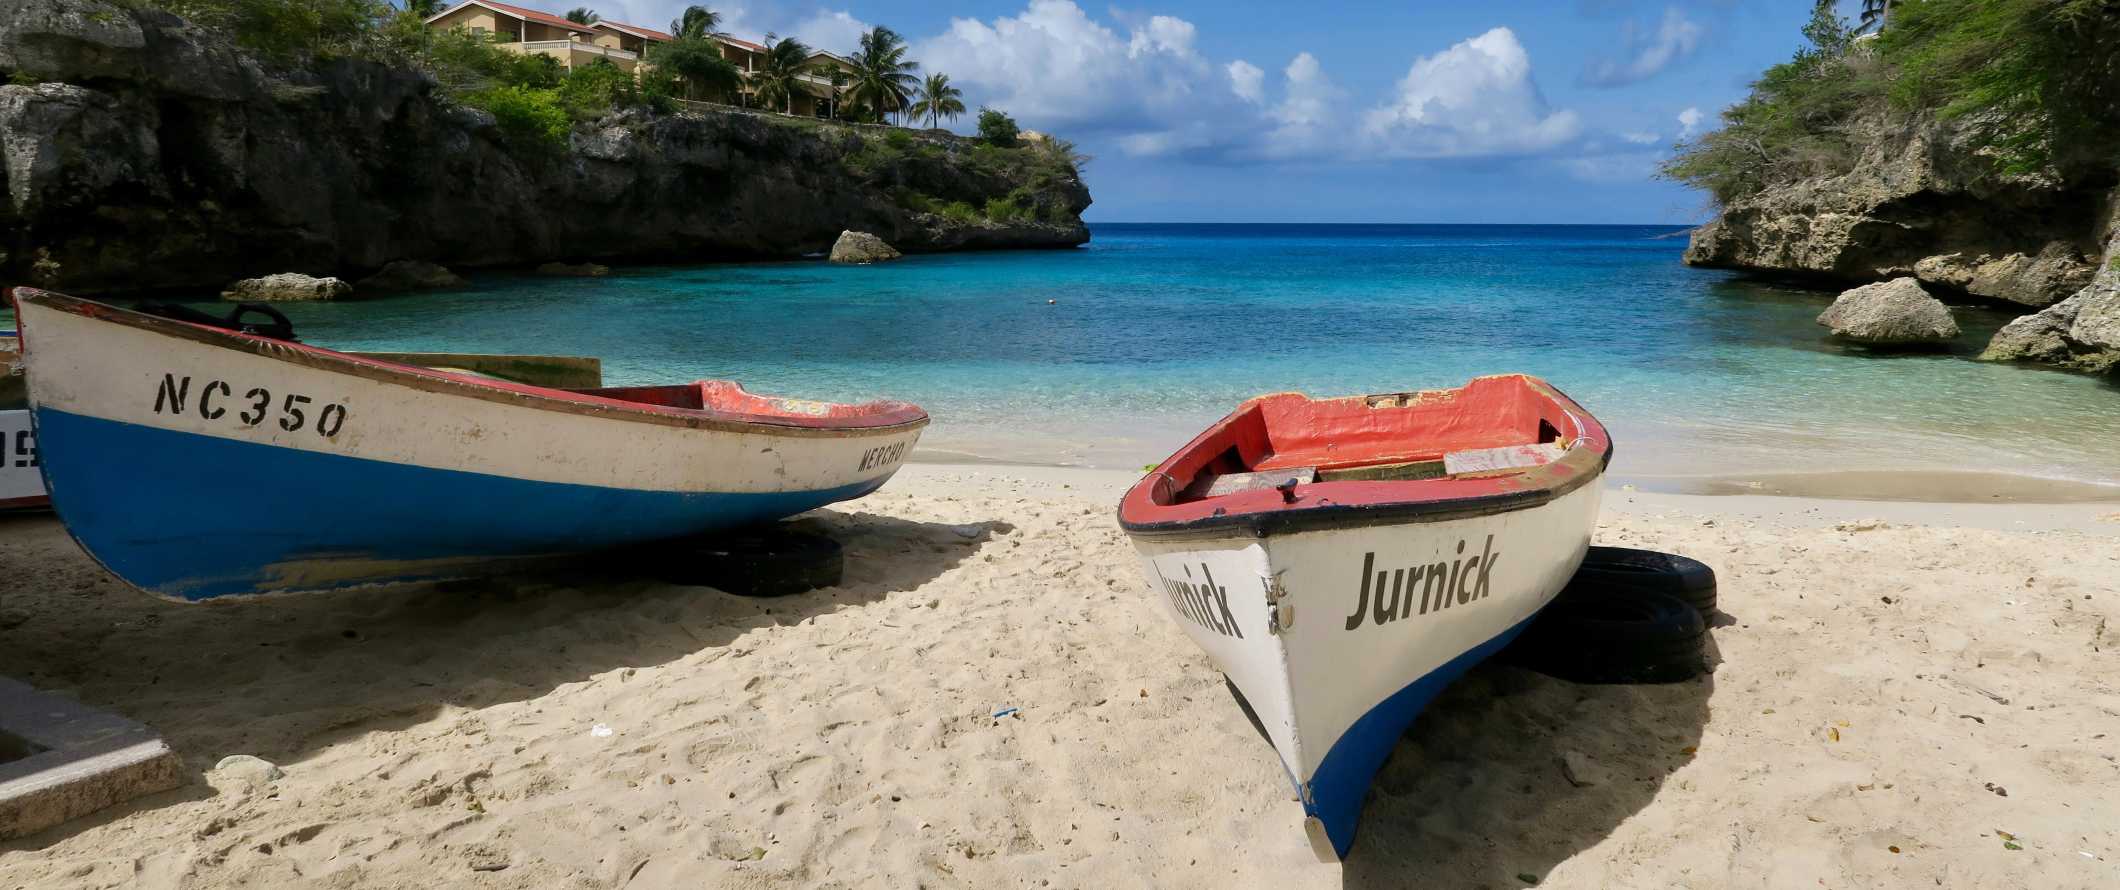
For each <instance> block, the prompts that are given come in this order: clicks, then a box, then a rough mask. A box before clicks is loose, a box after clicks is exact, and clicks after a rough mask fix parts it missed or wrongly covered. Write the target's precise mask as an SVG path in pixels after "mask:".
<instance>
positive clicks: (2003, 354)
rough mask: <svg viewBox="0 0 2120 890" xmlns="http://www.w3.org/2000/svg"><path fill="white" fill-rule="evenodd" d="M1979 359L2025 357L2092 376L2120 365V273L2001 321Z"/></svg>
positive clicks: (2008, 359)
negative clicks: (2069, 295)
mask: <svg viewBox="0 0 2120 890" xmlns="http://www.w3.org/2000/svg"><path fill="white" fill-rule="evenodd" d="M1980 358H1981V359H1982V360H1983V361H1996V362H2003V361H2028V362H2040V363H2044V364H2049V365H2056V366H2059V367H2063V368H2068V369H2071V370H2076V371H2085V372H2089V373H2094V374H2102V373H2110V372H2113V371H2115V370H2116V369H2120V274H2114V275H2104V274H2101V275H2100V280H2099V281H2097V282H2094V283H2093V284H2091V286H2089V287H2086V288H2084V289H2083V290H2082V291H2081V292H2079V293H2077V294H2076V295H2075V296H2073V297H2070V298H2068V299H2066V300H2062V301H2061V302H2059V303H2055V304H2054V305H2052V306H2049V307H2047V308H2046V309H2044V310H2042V311H2039V312H2035V313H2032V314H2030V315H2026V316H2024V317H2022V318H2019V319H2017V320H2016V321H2013V322H2010V323H2009V324H2006V325H2003V326H2002V330H1999V331H1996V332H1995V338H1994V339H1992V340H1989V341H1988V345H1987V349H1986V350H1983V351H1982V352H1981V353H1980Z"/></svg>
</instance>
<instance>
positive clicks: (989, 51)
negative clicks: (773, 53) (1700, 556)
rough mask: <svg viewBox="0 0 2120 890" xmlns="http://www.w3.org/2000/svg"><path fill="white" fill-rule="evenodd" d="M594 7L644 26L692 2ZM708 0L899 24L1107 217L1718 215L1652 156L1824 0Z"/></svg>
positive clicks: (1707, 113)
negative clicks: (1053, 153) (1060, 139)
mask: <svg viewBox="0 0 2120 890" xmlns="http://www.w3.org/2000/svg"><path fill="white" fill-rule="evenodd" d="M591 3H592V5H594V6H595V7H596V8H597V9H598V10H599V11H600V12H602V13H603V14H604V15H605V16H606V17H608V18H613V19H620V20H633V21H637V22H639V23H642V24H650V25H656V24H658V23H663V22H667V21H668V20H669V19H671V18H672V17H673V16H674V14H675V12H676V10H677V9H679V8H681V7H682V6H683V5H684V2H683V0H622V2H616V0H614V2H605V3H602V4H595V3H594V2H593V0H591ZM566 5H572V3H571V2H570V3H567V4H566ZM710 5H711V6H712V7H713V8H715V9H717V10H719V11H721V12H722V13H723V15H724V17H725V19H726V21H725V29H726V30H728V31H730V32H731V33H733V34H736V35H737V36H744V37H753V38H755V37H758V36H760V35H763V34H765V33H766V32H769V31H771V32H777V33H779V34H781V35H793V36H796V37H798V38H800V39H802V40H804V41H805V42H807V43H810V44H812V45H816V46H820V47H822V48H826V49H832V50H837V51H846V50H848V49H851V47H852V44H853V41H854V35H855V34H858V33H859V32H860V31H861V30H862V29H863V28H864V27H866V26H867V25H869V24H884V25H889V26H890V27H892V28H893V29H895V30H897V31H898V32H899V33H901V34H903V35H905V36H906V38H907V39H908V40H909V41H910V42H911V43H912V45H913V48H914V57H915V58H916V59H918V60H919V61H921V62H922V63H923V66H924V70H940V71H943V72H945V73H948V74H950V75H951V78H952V80H953V81H954V82H955V83H957V85H958V86H960V87H961V88H962V89H964V91H965V93H966V99H967V104H968V105H970V106H972V107H973V108H977V107H978V106H979V105H981V104H991V105H993V106H995V107H998V108H1002V109H1004V110H1007V111H1009V112H1010V113H1012V114H1013V115H1015V117H1016V118H1017V119H1018V120H1019V121H1020V122H1021V123H1022V124H1023V125H1024V126H1025V127H1029V128H1032V129H1037V130H1042V131H1047V132H1051V133H1055V134H1058V135H1061V136H1064V137H1066V138H1069V139H1072V140H1074V141H1075V142H1076V143H1077V144H1078V145H1079V146H1080V147H1082V148H1083V149H1084V150H1086V151H1088V152H1089V153H1090V154H1092V155H1094V156H1095V160H1094V161H1093V162H1092V163H1091V164H1090V166H1089V168H1088V170H1087V171H1086V176H1087V179H1088V181H1089V185H1090V189H1091V192H1092V193H1093V195H1094V196H1095V197H1096V201H1097V203H1096V206H1094V207H1092V208H1091V209H1090V212H1089V214H1088V217H1089V218H1090V219H1091V220H1092V221H1140V222H1164V221H1168V222H1193V221H1226V222H1270V221H1293V222H1568V223H1591V222H1638V223H1679V222H1693V221H1697V220H1699V219H1700V218H1702V217H1703V216H1704V214H1705V212H1706V203H1705V201H1704V200H1703V198H1702V197H1701V196H1700V195H1699V194H1697V193H1694V192H1692V191H1689V190H1687V189H1684V188H1680V187H1678V186H1676V185H1673V184H1670V183H1666V182H1661V181H1658V180H1656V179H1654V178H1653V177H1652V176H1651V173H1652V171H1653V170H1654V168H1655V165H1656V163H1657V161H1658V160H1659V159H1661V158H1662V157H1664V156H1666V155H1668V153H1669V150H1670V146H1671V144H1672V143H1673V142H1674V141H1675V140H1676V139H1678V138H1680V137H1681V136H1682V135H1685V134H1687V133H1689V132H1696V131H1697V130H1698V129H1700V128H1703V127H1712V126H1714V123H1715V121H1716V113H1717V111H1719V110H1720V109H1721V108H1723V107H1724V106H1726V105H1728V104H1730V103H1731V102H1733V101H1736V100H1737V99H1739V98H1740V97H1742V96H1743V95H1744V91H1745V85H1746V84H1747V83H1748V82H1749V81H1750V80H1751V79H1752V78H1754V77H1756V76H1757V75H1758V74H1759V72H1760V71H1761V70H1762V69H1764V68H1765V67H1766V66H1768V65H1771V64H1774V63H1776V62H1779V61H1783V60H1785V59H1787V58H1788V57H1789V54H1790V53H1791V52H1792V51H1793V50H1794V49H1795V47H1796V46H1797V45H1798V44H1799V43H1800V42H1801V41H1802V36H1801V34H1800V33H1799V28H1800V27H1801V25H1802V21H1803V19H1804V18H1805V17H1806V15H1807V14H1808V10H1809V6H1810V4H1808V3H1804V2H1800V0H1780V2H1768V0H1665V2H1633V0H1550V2H1518V0H1490V2H1485V3H1409V2H1399V3H1348V4H1323V3H1317V4H1287V3H1275V4H1266V3H1252V2H1242V0H1219V2H1217V0H1144V2H1142V3H1141V4H1140V5H1133V4H1132V3H1129V4H1127V5H1106V4H1098V3H1094V2H1083V0H1005V2H971V3H956V4H947V5H935V4H926V3H913V2H899V0H846V2H844V3H841V2H827V3H821V4H820V3H814V2H800V0H742V2H730V3H721V4H711V3H710ZM953 126H954V127H955V128H956V129H959V130H968V129H969V128H970V126H971V121H970V119H969V116H967V117H966V118H964V119H960V120H958V121H956V122H955V123H954V125H953Z"/></svg>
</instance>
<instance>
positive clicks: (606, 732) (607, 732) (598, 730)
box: [589, 723, 611, 739]
mask: <svg viewBox="0 0 2120 890" xmlns="http://www.w3.org/2000/svg"><path fill="white" fill-rule="evenodd" d="M589 735H590V736H592V737H595V738H599V739H608V738H610V737H611V727H608V726H605V725H603V724H601V723H598V724H596V725H595V726H591V727H589Z"/></svg>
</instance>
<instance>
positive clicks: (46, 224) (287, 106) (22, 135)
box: [0, 0, 1090, 295]
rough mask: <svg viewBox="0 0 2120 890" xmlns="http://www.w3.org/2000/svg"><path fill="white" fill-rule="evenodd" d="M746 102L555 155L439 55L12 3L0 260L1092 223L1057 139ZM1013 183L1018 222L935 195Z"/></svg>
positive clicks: (592, 254)
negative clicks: (286, 63)
mask: <svg viewBox="0 0 2120 890" xmlns="http://www.w3.org/2000/svg"><path fill="white" fill-rule="evenodd" d="M975 149H977V143H976V142H974V141H973V140H969V139H965V138H961V137H957V136H953V135H950V134H948V133H932V132H923V131H909V130H890V131H885V130H881V129H879V128H873V127H857V126H845V125H833V124H820V123H818V122H814V121H803V122H793V121H784V120H781V119H779V118H777V117H776V116H771V115H758V114H749V113H741V112H728V113H717V112H685V113H682V114H669V115H658V114H650V113H647V112H644V111H629V112H624V113H615V114H610V115H606V116H605V117H604V118H603V119H601V120H598V121H594V122H589V123H583V124H580V125H577V126H576V127H575V128H574V129H573V130H572V132H571V133H570V134H569V136H568V138H567V140H566V144H565V145H564V146H561V147H559V149H558V150H556V151H529V150H523V149H522V148H521V147H519V146H515V145H511V143H510V142H509V141H508V139H507V138H506V137H505V136H504V135H503V134H502V132H501V130H500V128H499V127H498V126H497V125H496V123H495V121H494V119H493V117H492V115H490V114H487V113H485V112H482V111H478V110H475V109H470V108H466V107H463V106H460V105H457V104H455V103H454V102H453V101H451V100H450V99H449V98H448V97H447V96H446V95H444V94H443V93H442V92H441V90H440V88H439V87H438V86H437V85H436V83H435V82H434V81H433V80H432V78H431V77H430V76H429V75H427V74H425V73H422V72H421V71H419V70H416V69H414V68H409V67H396V66H391V65H385V64H380V63H375V62H368V61H362V60H359V59H352V58H335V59H331V60H326V61H321V62H317V63H315V64H313V65H308V66H301V67H293V68H287V67H278V66H267V65H264V64H261V63H259V62H258V61H256V60H255V59H253V58H251V57H250V56H249V55H247V54H246V53H244V52H242V51H240V50H238V49H236V48H235V47H233V46H231V45H229V44H228V43H227V41H226V40H224V39H223V38H222V37H221V36H220V35H219V34H217V33H215V32H212V31H209V30H207V29H204V28H200V27H197V26H195V25H192V24H191V23H189V22H186V21H185V20H183V19H181V18H178V17H176V16H173V15H170V14H168V13H166V12H159V11H153V10H146V9H141V8H138V7H137V6H136V5H134V4H124V3H114V2H106V0H0V179H4V182H0V192H4V194H5V200H4V201H0V280H16V281H30V280H35V281H37V282H39V283H41V284H44V285H46V286H49V287H52V288H53V289H57V290H65V291H71V292H75V293H80V294H87V295H93V294H97V293H112V292H118V293H123V292H127V291H142V290H150V289H168V288H197V289H203V288H209V287H219V286H220V285H222V284H223V283H225V282H228V281H232V280H235V279H240V278H249V277H254V276H257V275H261V274H266V273H271V272H278V271H282V270H286V269H307V270H312V271H316V272H328V273H332V274H337V275H340V276H341V277H345V278H349V279H351V278H355V277H359V276H363V275H366V274H369V273H373V272H375V271H376V270H378V269H381V268H382V267H384V266H385V265H387V264H389V263H390V262H392V261H394V260H401V259H406V258H410V257H419V258H421V259H424V260H428V261H432V262H438V263H444V264H447V265H449V266H452V267H455V268H459V269H461V268H465V267H475V266H491V265H523V266H532V265H535V264H537V263H541V262H546V261H549V260H553V259H557V258H568V259H592V260H595V261H598V262H603V263H609V262H612V261H614V260H646V261H677V262H685V261H690V262H698V261H701V260H709V259H727V258H742V257H790V258H791V257H798V256H802V255H805V254H811V253H817V252H819V251H823V250H825V249H827V248H829V247H830V246H831V244H832V243H833V240H834V239H835V238H837V237H838V236H839V233H840V231H841V230H843V229H848V228H852V229H856V230H859V231H865V232H872V233H874V234H876V235H877V236H879V237H881V238H883V239H885V240H887V241H889V242H890V243H892V244H894V245H896V246H897V247H898V248H900V249H902V250H907V251H914V252H919V251H932V250H952V249H971V248H1000V247H1007V248H1022V247H1067V246H1073V245H1077V244H1081V243H1083V242H1085V241H1087V240H1089V230H1088V228H1087V227H1085V226H1084V225H1083V224H1082V222H1081V213H1082V210H1083V209H1084V208H1086V207H1088V206H1089V203H1090V196H1089V191H1088V189H1087V188H1086V187H1084V186H1083V184H1082V182H1081V178H1080V177H1079V176H1078V175H1076V173H1075V172H1074V170H1073V168H1072V166H1071V165H1069V164H1067V163H1065V162H1064V161H1059V162H1055V161H1053V160H1052V159H1053V158H1054V157H1055V155H1054V154H1053V153H1052V151H1051V150H1049V149H1043V148H1038V147H1030V148H1025V149H1019V150H1015V151H1010V152H999V153H997V152H992V151H985V150H975ZM1012 195H1015V196H1016V197H1015V204H1016V205H1017V206H1019V207H1020V208H1022V209H1023V210H1026V211H1028V212H1027V213H1025V214H1022V215H1021V216H1016V217H1012V218H1011V219H1008V220H986V219H964V218H962V215H958V216H957V217H950V216H945V215H942V214H939V213H935V212H932V208H934V207H937V206H942V205H948V204H955V203H959V202H961V203H963V204H965V205H968V206H971V207H985V206H987V205H988V204H989V203H990V202H992V201H994V200H998V199H1003V198H1009V197H1011V196H1012Z"/></svg>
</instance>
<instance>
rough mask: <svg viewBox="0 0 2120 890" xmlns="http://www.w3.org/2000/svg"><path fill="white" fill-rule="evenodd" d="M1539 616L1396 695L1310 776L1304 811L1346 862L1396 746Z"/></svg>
mask: <svg viewBox="0 0 2120 890" xmlns="http://www.w3.org/2000/svg"><path fill="white" fill-rule="evenodd" d="M1536 617H1538V615H1537V613H1533V614H1532V617H1531V618H1526V619H1524V620H1523V621H1519V622H1517V624H1516V626H1514V627H1511V628H1509V629H1508V630H1505V631H1502V632H1501V633H1500V634H1498V635H1496V636H1495V638H1494V639H1491V640H1488V641H1487V642H1484V643H1481V644H1479V645H1477V646H1474V647H1472V648H1470V649H1467V650H1465V651H1464V653H1462V654H1460V655H1459V656H1458V657H1456V658H1453V659H1451V660H1450V661H1449V662H1447V663H1445V664H1444V665H1443V666H1442V667H1439V668H1436V669H1435V670H1433V671H1430V672H1429V673H1428V674H1427V675H1426V676H1423V677H1421V678H1420V679H1418V680H1415V681H1413V682H1412V683H1409V684H1407V685H1406V687H1405V688H1403V689H1400V690H1399V691H1397V692H1395V693H1392V695H1391V697H1390V698H1387V699H1384V700H1383V701H1382V702H1380V703H1378V704H1377V706H1376V707H1374V708H1370V709H1369V712H1368V713H1366V714H1363V715H1362V716H1361V718H1360V719H1358V720H1356V721H1355V722H1354V725H1352V726H1349V727H1347V731H1346V732H1344V733H1341V734H1340V738H1339V740H1338V741H1335V742H1333V743H1332V749H1331V750H1329V751H1326V752H1325V759H1324V760H1322V761H1320V762H1319V763H1318V769H1317V771H1316V772H1315V773H1312V774H1311V778H1310V793H1309V794H1308V795H1306V796H1305V802H1304V804H1303V810H1304V812H1305V814H1307V815H1311V816H1316V817H1317V818H1318V820H1319V821H1321V822H1324V823H1325V836H1326V837H1328V838H1330V839H1331V840H1332V849H1333V852H1335V853H1337V854H1338V855H1339V857H1340V858H1341V859H1343V860H1344V859H1346V858H1347V851H1348V850H1350V849H1353V847H1354V832H1355V827H1356V826H1357V825H1358V824H1359V823H1360V822H1361V818H1362V802H1363V799H1364V798H1365V797H1367V796H1368V794H1369V783H1370V780H1372V779H1374V778H1376V774H1377V770H1378V769H1381V768H1383V766H1384V761H1385V760H1386V759H1388V758H1389V757H1390V756H1391V749H1392V747H1393V746H1395V745H1397V744H1398V741H1399V737H1400V736H1403V735H1405V734H1406V729H1407V728H1408V727H1410V726H1412V725H1413V721H1414V718H1416V717H1418V716H1420V714H1421V711H1423V710H1425V709H1426V708H1427V707H1428V703H1429V702H1432V701H1434V700H1435V697H1436V696H1437V695H1439V694H1441V693H1442V691H1443V690H1444V689H1446V688H1448V687H1449V686H1450V684H1451V683H1452V682H1455V681H1456V680H1457V678H1459V677H1461V676H1464V674H1465V672H1466V671H1469V670H1471V669H1472V668H1473V666H1474V665H1477V664H1479V663H1480V662H1482V661H1486V660H1487V658H1488V656H1491V655H1493V654H1494V653H1496V652H1499V651H1501V648H1502V647H1503V646H1507V645H1509V641H1510V640H1513V639H1516V635H1517V634H1520V633H1523V631H1524V628H1525V627H1528V626H1530V624H1531V620H1532V618H1536Z"/></svg>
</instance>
